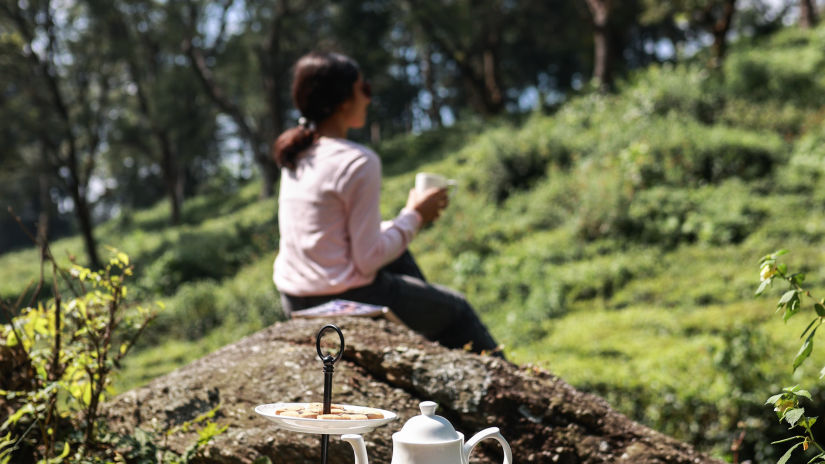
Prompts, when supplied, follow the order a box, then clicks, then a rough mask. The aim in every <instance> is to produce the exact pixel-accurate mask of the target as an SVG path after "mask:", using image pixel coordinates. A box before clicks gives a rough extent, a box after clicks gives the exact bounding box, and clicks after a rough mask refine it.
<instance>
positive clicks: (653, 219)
mask: <svg viewBox="0 0 825 464" xmlns="http://www.w3.org/2000/svg"><path fill="white" fill-rule="evenodd" d="M752 195H753V192H752V191H751V190H750V189H749V188H748V187H747V186H746V185H745V184H743V183H742V182H740V181H738V180H731V181H728V182H725V183H724V184H722V185H720V186H719V187H708V186H706V187H702V188H700V189H698V190H693V189H691V190H687V189H672V188H666V187H657V188H653V189H649V190H643V191H640V192H639V193H638V195H636V196H635V197H634V198H633V201H632V202H631V205H630V208H629V210H628V218H627V221H626V223H625V224H626V229H625V230H624V231H623V233H624V234H625V235H626V236H627V237H628V238H631V239H634V240H638V241H641V242H644V243H652V244H660V245H663V246H675V245H677V244H679V243H682V242H695V241H699V242H702V243H708V244H714V245H725V244H731V243H739V242H741V241H742V240H744V239H745V238H746V237H747V236H748V235H749V234H750V232H752V231H753V230H755V229H756V228H757V226H758V223H759V221H760V220H761V219H762V218H763V217H764V216H765V212H764V211H762V210H761V209H760V208H759V207H757V206H755V205H754V204H753V201H752Z"/></svg>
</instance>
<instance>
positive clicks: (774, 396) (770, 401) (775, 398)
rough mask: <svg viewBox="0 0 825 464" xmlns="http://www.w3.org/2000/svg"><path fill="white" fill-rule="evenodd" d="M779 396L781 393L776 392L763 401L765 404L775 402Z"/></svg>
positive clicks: (780, 396)
mask: <svg viewBox="0 0 825 464" xmlns="http://www.w3.org/2000/svg"><path fill="white" fill-rule="evenodd" d="M779 398H782V393H778V394H776V395H773V396H772V397H770V398H768V401H765V404H776V402H777V401H778V400H779Z"/></svg>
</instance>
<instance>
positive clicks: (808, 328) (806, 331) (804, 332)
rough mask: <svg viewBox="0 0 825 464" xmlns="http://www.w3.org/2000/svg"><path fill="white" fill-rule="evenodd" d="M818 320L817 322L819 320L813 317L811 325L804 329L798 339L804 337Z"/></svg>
mask: <svg viewBox="0 0 825 464" xmlns="http://www.w3.org/2000/svg"><path fill="white" fill-rule="evenodd" d="M818 320H819V318H818V317H815V318H814V320H812V321H811V323H810V324H808V327H805V330H804V331H803V332H802V335H800V336H799V338H802V337H804V336H805V334H806V333H808V331H809V330H811V327H813V326H814V324H816V321H818Z"/></svg>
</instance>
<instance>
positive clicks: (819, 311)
mask: <svg viewBox="0 0 825 464" xmlns="http://www.w3.org/2000/svg"><path fill="white" fill-rule="evenodd" d="M814 310H815V311H816V315H817V316H819V317H825V306H823V305H822V303H816V304H814Z"/></svg>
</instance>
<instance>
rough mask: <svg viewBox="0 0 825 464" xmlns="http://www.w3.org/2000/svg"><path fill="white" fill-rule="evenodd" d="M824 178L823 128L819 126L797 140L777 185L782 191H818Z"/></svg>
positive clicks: (824, 147) (824, 139)
mask: <svg viewBox="0 0 825 464" xmlns="http://www.w3.org/2000/svg"><path fill="white" fill-rule="evenodd" d="M823 178H825V129H823V128H822V127H819V128H817V129H814V130H812V131H809V132H808V133H806V134H805V135H804V136H802V138H800V139H799V141H797V143H796V144H795V146H794V151H793V154H792V155H791V158H790V160H789V162H788V164H787V165H785V166H783V168H782V169H781V170H780V173H779V176H778V186H779V187H780V190H784V191H792V192H794V191H797V192H798V191H803V192H813V193H816V192H818V191H819V190H821V189H819V188H818V187H819V185H820V184H821V181H822V179H823Z"/></svg>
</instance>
